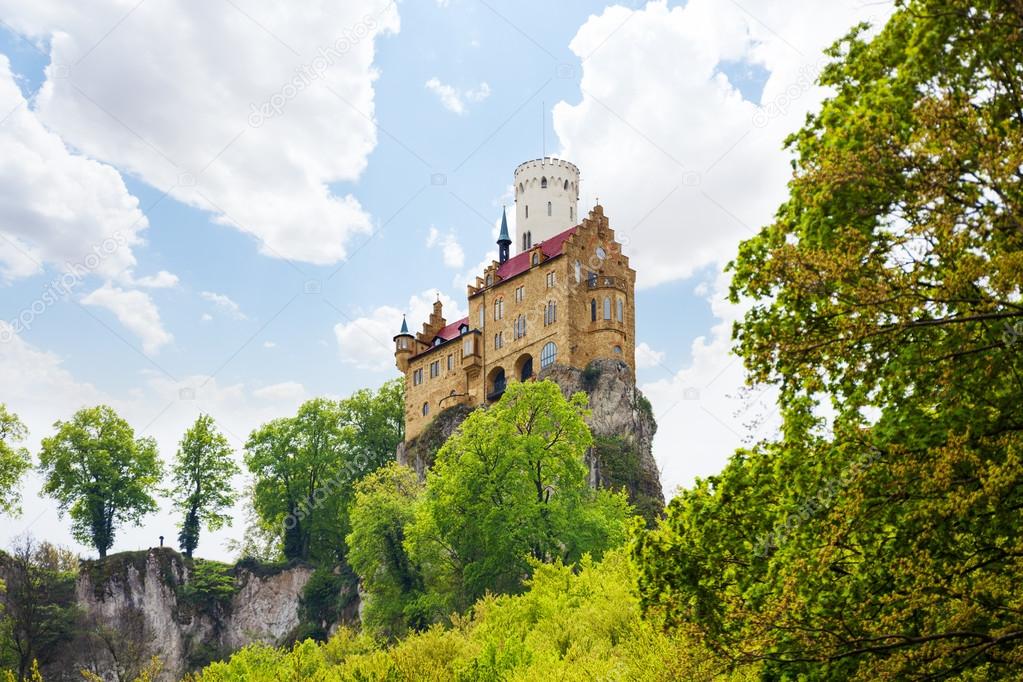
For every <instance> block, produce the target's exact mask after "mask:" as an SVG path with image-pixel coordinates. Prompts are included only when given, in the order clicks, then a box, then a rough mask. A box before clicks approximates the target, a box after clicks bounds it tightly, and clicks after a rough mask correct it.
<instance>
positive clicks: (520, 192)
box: [519, 182, 525, 194]
mask: <svg viewBox="0 0 1023 682" xmlns="http://www.w3.org/2000/svg"><path fill="white" fill-rule="evenodd" d="M524 191H525V188H524V187H523V186H522V183H521V182H520V183H519V194H522V193H523V192H524Z"/></svg>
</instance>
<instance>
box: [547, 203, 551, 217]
mask: <svg viewBox="0 0 1023 682" xmlns="http://www.w3.org/2000/svg"><path fill="white" fill-rule="evenodd" d="M547 215H551V202H549V201H548V202H547Z"/></svg>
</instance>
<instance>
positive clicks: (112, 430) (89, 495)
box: [39, 405, 163, 558]
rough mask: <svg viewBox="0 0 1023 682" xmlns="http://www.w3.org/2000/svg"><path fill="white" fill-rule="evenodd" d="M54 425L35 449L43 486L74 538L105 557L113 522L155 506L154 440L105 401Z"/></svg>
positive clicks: (158, 469)
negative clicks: (68, 522)
mask: <svg viewBox="0 0 1023 682" xmlns="http://www.w3.org/2000/svg"><path fill="white" fill-rule="evenodd" d="M54 428H55V429H56V430H57V432H56V433H55V434H54V435H52V436H49V437H48V438H44V439H43V442H42V449H41V451H40V453H39V471H40V472H41V473H42V474H43V475H44V476H45V483H44V484H43V492H44V493H46V494H47V495H49V496H51V497H53V498H54V499H56V500H57V502H58V504H59V506H60V511H61V513H65V512H67V513H68V514H69V516H70V517H71V532H72V534H73V535H74V537H75V539H77V540H78V541H80V542H82V543H84V544H91V545H92V546H93V547H95V548H96V551H97V552H99V555H100V557H101V558H102V557H105V556H106V554H107V550H108V549H110V548H111V547H112V546H113V544H114V537H115V536H116V533H117V528H118V526H120V525H121V524H123V523H135V524H137V523H138V522H139V521H140V520H141V519H142V517H143V516H145V515H146V514H149V513H152V512H154V511H156V509H157V505H156V500H155V499H153V497H152V494H151V493H152V492H153V491H154V489H155V488H156V486H157V484H158V483H159V481H160V478H161V476H162V473H163V469H162V466H161V464H160V461H159V459H158V458H157V451H156V441H155V440H153V439H152V438H150V437H145V438H135V432H134V431H133V430H132V428H131V426H130V425H129V424H128V422H126V421H125V420H124V419H122V418H121V417H119V416H118V415H117V413H116V412H114V410H113V409H112V408H110V407H107V406H106V405H100V406H98V407H87V408H83V409H81V410H79V411H78V412H76V413H75V415H74V416H73V417H72V418H71V419H70V420H69V421H66V422H65V421H58V422H56V423H55V424H54Z"/></svg>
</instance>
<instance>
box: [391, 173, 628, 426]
mask: <svg viewBox="0 0 1023 682" xmlns="http://www.w3.org/2000/svg"><path fill="white" fill-rule="evenodd" d="M578 201H579V169H578V168H576V166H575V165H573V164H571V163H569V162H567V161H564V160H561V159H554V158H550V157H546V158H542V159H536V160H534V161H527V162H525V163H523V164H521V165H520V166H519V167H518V168H516V169H515V217H516V221H515V232H516V234H515V239H514V241H513V240H512V239H511V236H510V235H509V233H508V220H507V215H502V216H501V233H500V236H499V237H498V240H497V246H498V254H499V256H498V260H497V261H493V262H491V264H490V265H489V266H487V268H486V270H485V271H484V272H483V274H482V275H481V276H479V277H477V278H476V282H475V284H469V285H468V291H467V294H466V297H467V303H468V310H469V315H468V317H464V318H462V319H460V320H455V321H453V322H448V321H447V320H446V319H445V318H444V312H443V310H442V306H441V303H440V301H437V302H436V303H434V306H433V313H432V314H431V315H430V319H429V320H428V321H427V322H426V323H425V324H423V328H422V331H420V332H418V333H417V334H415V335H412V334H411V333H409V330H408V326H407V324H405V323H404V322H403V323H402V327H401V331H400V332H399V333H398V335H397V336H395V337H394V348H395V349H394V359H395V363H396V364H397V366H398V370H399V371H401V372H402V373H403V374H404V375H405V386H406V390H405V438H406V439H412V438H415V437H416V436H418V435H419V434H420V432H421V431H422V430H423V428H424V427H425V426H426V425H427V424H428V423H429V422H430V420H431V419H432V418H433V417H434V416H435V415H436V414H437V413H439V412H440V411H442V410H444V409H446V408H448V407H452V406H454V405H467V406H470V407H475V406H478V405H482V404H485V403H489V402H493V401H495V400H497V399H499V398H500V397H501V395H502V394H503V393H504V389H505V387H506V386H507V385H508V382H510V381H529V380H531V379H533V377H534V376H535V375H536V374H537V373H538V372H539V371H541V370H544V369H546V368H548V367H550V366H552V365H554V364H555V363H557V364H561V365H567V366H569V367H575V368H580V369H581V368H584V367H586V365H587V364H588V363H589V362H590V361H592V360H597V359H602V358H609V359H616V360H621V361H622V362H624V363H626V364H627V365H628V366H629V369H631V370H632V371H633V372H635V369H636V360H635V354H636V344H635V330H636V318H635V305H634V300H635V299H634V292H635V286H636V271H635V270H633V269H632V268H631V267H629V259H628V258H627V257H626V256H625V255H623V254H622V249H621V245H620V244H619V243H618V242H617V241H616V240H615V234H614V230H612V229H611V228H610V227H609V226H608V221H607V218H606V217H605V216H604V209H603V207H601V206H600V204H597V205H595V206H594V207H593V209H592V210H591V211H590V212H589V215H588V216H587V217H586V218H584V219H582V220H581V221H580V220H579V219H578V216H579V214H578ZM513 245H514V246H515V249H516V253H515V255H514V256H513V255H511V250H512V246H513Z"/></svg>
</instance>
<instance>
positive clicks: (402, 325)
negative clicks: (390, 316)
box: [400, 315, 408, 334]
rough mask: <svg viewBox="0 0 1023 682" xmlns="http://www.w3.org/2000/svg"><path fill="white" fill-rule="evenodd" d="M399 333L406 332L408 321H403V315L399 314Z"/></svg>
mask: <svg viewBox="0 0 1023 682" xmlns="http://www.w3.org/2000/svg"><path fill="white" fill-rule="evenodd" d="M400 333H401V334H408V322H406V321H405V316H404V315H402V316H401V332H400Z"/></svg>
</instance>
